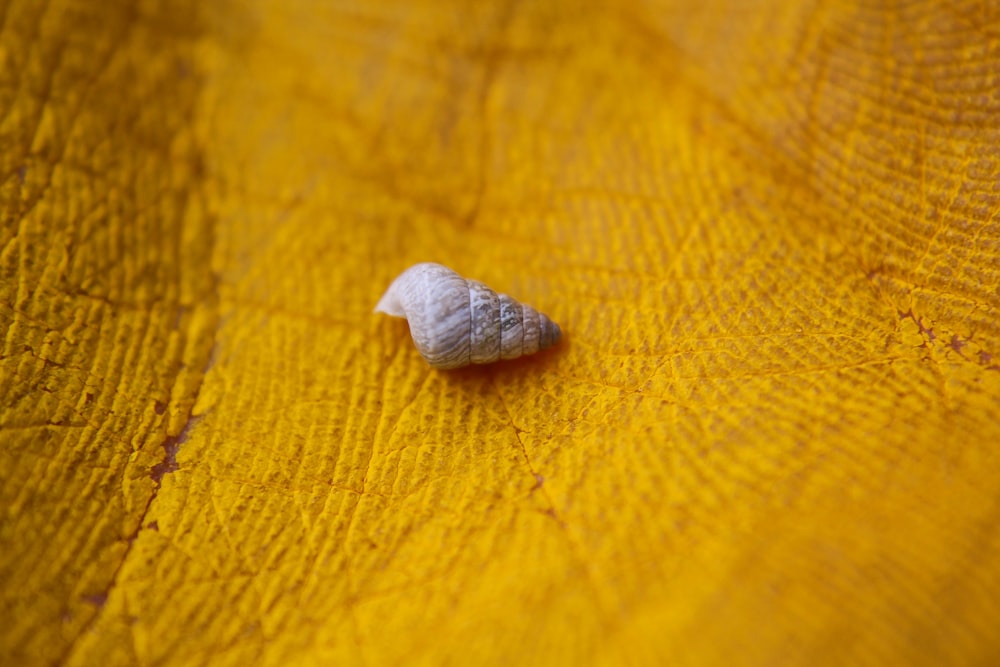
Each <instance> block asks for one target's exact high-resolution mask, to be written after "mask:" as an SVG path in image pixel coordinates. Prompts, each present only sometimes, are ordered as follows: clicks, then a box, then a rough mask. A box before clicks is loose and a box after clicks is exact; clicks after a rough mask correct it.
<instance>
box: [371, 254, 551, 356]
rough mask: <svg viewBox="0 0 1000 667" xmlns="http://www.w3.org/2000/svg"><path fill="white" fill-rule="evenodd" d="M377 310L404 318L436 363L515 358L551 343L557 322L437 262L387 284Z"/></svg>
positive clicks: (417, 267) (419, 347)
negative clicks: (387, 287)
mask: <svg viewBox="0 0 1000 667" xmlns="http://www.w3.org/2000/svg"><path fill="white" fill-rule="evenodd" d="M375 312H376V313H386V314H388V315H393V316H395V317H405V318H406V320H407V322H409V324H410V335H411V336H413V343H414V344H415V345H416V346H417V350H418V351H419V352H420V354H421V355H423V357H424V359H426V360H427V362H428V363H429V364H430V365H431V366H433V367H434V368H460V367H462V366H468V365H469V364H488V363H490V362H493V361H496V360H497V359H515V358H517V357H520V356H523V355H526V354H534V353H535V352H537V351H538V350H544V349H545V348H547V347H550V346H552V345H555V344H556V342H558V341H559V337H560V336H561V335H562V332H561V331H560V330H559V325H558V324H556V323H555V322H553V321H552V320H550V319H549V318H548V317H546V316H545V315H543V314H542V313H539V312H538V311H537V310H535V309H534V308H532V307H531V306H528V305H526V304H523V303H519V302H517V301H515V300H514V299H512V298H510V297H509V296H507V295H506V294H497V293H496V292H494V291H493V290H491V289H490V288H489V287H487V286H486V285H484V284H482V283H481V282H477V281H475V280H466V279H465V278H463V277H462V276H460V275H458V274H457V273H455V272H454V271H452V270H451V269H449V268H448V267H445V266H441V265H440V264H432V263H424V264H415V265H413V266H411V267H410V268H408V269H407V270H406V271H404V272H403V273H402V274H400V276H399V277H398V278H396V280H394V281H393V283H392V284H391V285H389V289H388V290H386V292H385V294H384V295H383V296H382V299H381V300H380V301H379V302H378V305H377V306H375Z"/></svg>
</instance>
